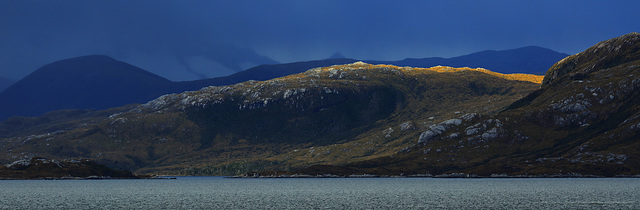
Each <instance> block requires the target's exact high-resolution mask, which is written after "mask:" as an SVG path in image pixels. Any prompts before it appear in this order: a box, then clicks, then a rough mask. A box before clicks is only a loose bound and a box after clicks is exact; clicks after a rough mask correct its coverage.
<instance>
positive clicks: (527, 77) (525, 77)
mask: <svg viewBox="0 0 640 210" xmlns="http://www.w3.org/2000/svg"><path fill="white" fill-rule="evenodd" d="M349 66H350V67H352V68H359V69H379V68H387V69H394V70H397V71H400V72H402V73H405V74H416V73H420V72H424V71H430V72H439V73H446V72H460V71H476V72H482V73H485V74H489V75H491V76H496V77H500V78H504V79H508V80H513V81H525V82H533V83H537V84H542V79H543V78H544V76H540V75H533V74H522V73H515V74H502V73H498V72H493V71H490V70H488V69H484V68H469V67H461V68H454V67H449V66H434V67H430V68H414V67H398V66H394V65H387V64H379V65H372V64H366V63H362V62H358V63H354V64H350V65H349ZM338 67H341V66H330V67H322V68H320V69H321V70H324V71H329V70H334V69H335V68H338Z"/></svg>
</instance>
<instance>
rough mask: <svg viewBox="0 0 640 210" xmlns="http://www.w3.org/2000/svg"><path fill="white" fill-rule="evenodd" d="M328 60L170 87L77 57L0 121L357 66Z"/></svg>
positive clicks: (33, 87)
mask: <svg viewBox="0 0 640 210" xmlns="http://www.w3.org/2000/svg"><path fill="white" fill-rule="evenodd" d="M333 57H337V58H333V59H326V60H317V61H306V62H295V63H287V64H273V65H261V66H257V67H254V68H250V69H247V70H245V71H242V72H238V73H235V74H233V75H230V76H226V77H218V78H212V79H204V80H195V81H187V82H171V81H169V80H167V79H164V78H162V77H160V76H157V75H154V74H152V73H150V72H147V71H145V70H143V69H140V68H138V67H135V66H133V65H129V64H126V63H124V62H121V61H117V60H115V59H112V58H110V57H107V56H99V55H94V56H82V57H76V58H71V59H66V60H62V61H58V62H54V63H51V64H48V65H45V66H43V67H41V68H40V69H38V70H36V71H35V72H33V73H32V74H30V75H28V76H27V77H25V78H23V79H22V80H20V81H18V82H16V83H15V84H14V85H13V86H11V87H9V88H7V89H6V90H5V91H2V92H0V120H4V119H7V118H8V117H11V116H38V115H42V114H44V113H46V112H49V111H54V110H60V109H106V108H110V107H116V106H121V105H125V104H131V103H144V102H146V101H149V100H152V99H154V98H157V97H159V96H161V95H163V94H168V93H179V92H184V91H193V90H199V89H200V88H203V87H207V86H220V85H230V84H236V83H239V82H244V81H248V80H260V81H263V80H268V79H273V78H277V77H281V76H286V75H291V74H296V73H301V72H304V71H306V70H308V69H311V68H316V67H321V66H330V65H338V64H347V63H353V62H355V61H357V60H354V59H349V58H339V57H341V55H340V54H339V53H336V54H335V55H334V56H333ZM564 57H566V54H562V53H557V52H555V51H552V50H548V49H544V48H539V47H525V48H519V49H514V50H504V51H483V52H479V53H474V54H470V55H466V56H460V57H454V58H448V59H445V58H425V59H405V60H401V61H367V62H368V63H374V64H375V63H380V64H393V65H399V66H416V67H431V66H435V65H450V66H460V67H462V66H470V67H483V68H487V69H492V68H496V69H500V71H497V72H503V73H511V72H521V73H541V72H544V71H545V70H546V69H547V68H548V67H549V66H551V65H552V64H553V63H554V62H555V61H557V60H559V59H562V58H564ZM485 65H486V66H485ZM492 70H493V69H492ZM494 71H495V70H494ZM0 85H1V83H0Z"/></svg>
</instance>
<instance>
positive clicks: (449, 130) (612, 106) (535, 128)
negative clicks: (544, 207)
mask: <svg viewBox="0 0 640 210" xmlns="http://www.w3.org/2000/svg"><path fill="white" fill-rule="evenodd" d="M639 89H640V34H639V33H631V34H627V35H624V36H621V37H618V38H614V39H611V40H607V41H604V42H600V43H598V44H596V45H594V46H593V47H591V48H589V49H587V50H585V51H584V52H581V53H578V54H576V55H572V56H570V57H567V58H565V59H563V60H561V61H559V62H557V63H556V64H555V65H553V66H552V67H551V68H550V69H549V71H548V72H547V74H546V76H545V78H544V82H543V85H542V88H541V89H540V90H537V91H535V92H533V93H531V94H529V95H528V96H526V97H524V98H523V99H521V100H518V101H516V102H515V103H513V104H511V105H510V106H509V107H508V108H507V109H506V110H503V111H501V112H500V113H496V114H482V113H478V114H472V115H470V116H466V117H464V116H460V117H456V118H455V119H452V120H446V121H439V122H436V123H434V124H433V125H430V126H427V127H426V128H424V130H423V131H422V133H421V134H420V137H418V138H414V139H413V141H414V142H413V143H414V145H413V146H411V147H407V148H406V149H404V150H403V151H402V152H399V153H397V154H394V155H393V156H386V157H381V158H378V159H375V160H368V161H363V162H360V163H355V164H347V165H342V166H339V167H327V166H325V167H315V168H310V169H308V170H307V172H313V173H327V172H328V171H329V172H330V171H343V172H345V171H346V172H348V173H374V174H400V173H405V174H418V173H419V174H425V173H431V174H442V173H467V174H476V175H481V176H490V175H491V174H504V175H508V176H529V175H542V174H547V175H576V174H582V175H596V176H616V175H627V176H631V175H637V174H640V152H639V151H640V141H639V140H640V92H638V90H639ZM318 169H321V170H318Z"/></svg>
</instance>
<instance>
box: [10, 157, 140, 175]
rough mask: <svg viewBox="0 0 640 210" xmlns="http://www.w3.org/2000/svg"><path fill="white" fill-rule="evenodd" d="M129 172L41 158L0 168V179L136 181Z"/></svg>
mask: <svg viewBox="0 0 640 210" xmlns="http://www.w3.org/2000/svg"><path fill="white" fill-rule="evenodd" d="M136 178H140V177H138V176H135V175H133V173H131V172H130V171H126V170H122V171H121V170H114V169H111V168H108V167H106V166H104V165H101V164H97V163H96V162H94V161H91V160H86V159H85V160H64V161H58V160H54V159H47V158H41V157H34V158H31V159H29V160H18V161H14V162H13V163H10V164H7V165H4V166H0V179H136Z"/></svg>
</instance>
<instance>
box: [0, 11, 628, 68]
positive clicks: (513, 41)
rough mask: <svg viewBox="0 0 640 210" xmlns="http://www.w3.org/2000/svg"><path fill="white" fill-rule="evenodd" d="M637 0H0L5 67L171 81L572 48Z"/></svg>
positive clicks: (614, 30)
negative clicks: (315, 65)
mask: <svg viewBox="0 0 640 210" xmlns="http://www.w3.org/2000/svg"><path fill="white" fill-rule="evenodd" d="M638 8H640V1H636V0H626V1H623V0H618V1H616V0H613V1H601V0H597V1H596V0H593V1H591V0H587V1H582V0H581V1H563V0H538V1H513V0H495V1H486V0H469V1H428V0H423V1H373V0H362V1H349V0H346V1H345V0H317V1H316V0H288V1H284V0H282V1H278V0H269V1H264V0H242V1H213V0H202V1H195V0H190V1H177V0H176V1H162V0H153V1H129V0H109V1H65V0H56V1H48V0H42V1H15V0H0V76H2V77H8V78H12V79H15V80H17V79H20V78H21V77H24V76H26V75H27V74H28V73H30V72H32V71H33V70H35V69H37V68H38V67H40V66H42V65H44V64H46V63H49V62H53V61H56V60H59V59H64V58H70V57H75V56H81V55H88V54H106V55H110V56H112V57H114V58H116V59H119V60H123V61H126V62H129V63H131V64H134V65H137V66H139V67H142V68H144V69H147V70H149V71H151V72H154V73H156V74H159V75H161V76H164V77H167V78H169V79H171V80H192V79H198V78H203V77H215V76H222V75H227V74H230V73H233V72H235V71H238V70H240V69H245V68H248V67H251V66H254V65H258V64H261V63H268V62H273V60H275V61H278V62H293V61H302V60H312V59H324V58H327V57H329V56H330V55H331V54H333V53H334V52H340V53H342V54H343V55H345V56H347V57H352V58H356V59H376V60H399V59H403V58H407V57H414V58H421V57H435V56H440V57H452V56H458V55H463V54H468V53H473V52H477V51H481V50H488V49H495V50H503V49H513V48H518V47H523V46H529V45H537V46H541V47H545V48H549V49H553V50H556V51H559V52H564V53H569V54H574V53H578V52H580V51H582V50H584V49H586V48H587V47H589V46H591V45H593V44H595V43H597V42H599V41H603V40H606V39H609V38H613V37H617V36H620V35H623V34H626V33H630V32H634V31H640V21H639V20H640V12H638V11H637V10H638Z"/></svg>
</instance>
